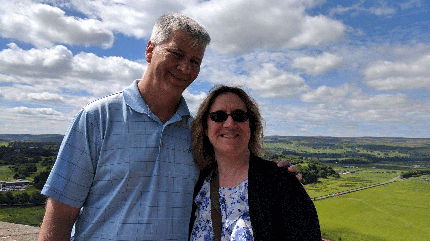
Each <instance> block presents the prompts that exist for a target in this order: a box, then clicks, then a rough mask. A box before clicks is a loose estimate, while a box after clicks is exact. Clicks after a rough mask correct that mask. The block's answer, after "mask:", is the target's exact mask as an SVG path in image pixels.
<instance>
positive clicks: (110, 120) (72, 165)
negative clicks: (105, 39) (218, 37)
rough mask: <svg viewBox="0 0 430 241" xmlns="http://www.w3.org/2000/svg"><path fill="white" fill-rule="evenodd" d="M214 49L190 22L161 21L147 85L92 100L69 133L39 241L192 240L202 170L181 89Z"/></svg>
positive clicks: (150, 48) (50, 184)
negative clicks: (195, 195)
mask: <svg viewBox="0 0 430 241" xmlns="http://www.w3.org/2000/svg"><path fill="white" fill-rule="evenodd" d="M209 42H210V37H209V34H208V33H207V32H206V30H205V29H204V28H203V27H202V26H201V25H200V24H198V23H197V22H196V21H194V20H193V19H191V18H188V17H186V16H183V15H179V14H169V15H164V16H162V17H160V19H159V20H158V21H157V23H156V24H155V26H154V29H153V32H152V36H151V39H150V41H149V42H148V45H147V47H146V56H145V57H146V60H147V62H148V66H147V69H146V71H145V73H144V75H143V77H142V79H141V80H139V81H135V82H134V83H133V84H132V85H131V86H130V87H128V88H126V89H125V90H123V91H122V92H119V93H116V94H113V95H110V96H107V97H105V98H102V99H100V100H97V101H95V102H93V103H90V104H89V105H88V106H86V107H85V108H84V109H83V110H81V111H80V112H79V114H78V115H77V116H76V117H75V120H74V121H73V122H72V124H71V126H70V127H69V130H68V131H67V133H66V136H65V138H64V140H63V143H62V145H61V148H60V152H59V154H58V157H57V161H56V164H55V165H54V168H53V170H52V172H51V174H50V177H49V179H48V181H47V183H46V185H45V187H44V189H43V190H42V193H43V194H45V195H47V196H48V197H49V199H48V202H47V206H46V213H45V217H44V220H43V223H42V226H41V231H40V234H39V240H59V239H60V240H63V239H64V240H66V239H69V238H70V235H71V232H72V239H74V240H186V239H187V237H188V224H189V219H190V214H191V204H192V194H193V193H192V192H193V188H194V185H195V182H196V179H197V174H198V171H197V168H196V167H195V165H194V163H193V157H192V153H191V151H190V150H191V149H190V147H191V145H190V139H191V138H190V131H189V119H190V113H189V111H188V107H187V106H186V103H185V100H184V99H183V97H182V92H183V91H184V90H185V89H186V88H187V87H188V86H189V85H190V84H191V83H192V82H193V81H194V80H195V79H196V78H197V75H198V74H199V71H200V64H201V61H202V59H203V56H204V52H205V48H206V46H207V45H208V44H209ZM74 224H75V225H74ZM73 226H74V230H73V231H72V227H73Z"/></svg>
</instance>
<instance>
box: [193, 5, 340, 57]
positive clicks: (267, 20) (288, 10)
mask: <svg viewBox="0 0 430 241" xmlns="http://www.w3.org/2000/svg"><path fill="white" fill-rule="evenodd" d="M316 2H317V1H306V2H305V1H283V0H279V1H259V0H248V1H244V0H220V1H207V2H202V3H200V4H195V5H193V6H189V7H188V8H187V9H186V10H184V12H185V13H189V14H190V15H191V16H194V17H195V18H196V19H198V20H199V21H200V22H201V23H202V24H203V25H204V26H206V27H207V29H208V31H209V33H211V36H212V40H213V42H212V46H214V47H215V48H217V49H218V50H220V51H223V52H236V53H244V52H247V51H250V50H253V49H286V48H300V47H304V46H319V45H324V44H327V43H331V42H333V41H338V40H340V39H341V38H342V37H343V34H344V31H345V26H344V24H343V23H342V22H340V21H337V20H334V19H330V18H328V17H326V16H322V15H320V16H310V15H308V14H307V13H306V9H307V8H311V7H313V6H314V5H315V4H316Z"/></svg>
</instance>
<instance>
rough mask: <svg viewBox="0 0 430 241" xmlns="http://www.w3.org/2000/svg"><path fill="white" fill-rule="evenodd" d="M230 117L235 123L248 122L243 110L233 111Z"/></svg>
mask: <svg viewBox="0 0 430 241" xmlns="http://www.w3.org/2000/svg"><path fill="white" fill-rule="evenodd" d="M231 117H232V118H233V120H234V121H236V122H245V121H247V120H248V115H247V113H246V112H245V111H243V110H235V111H233V112H231Z"/></svg>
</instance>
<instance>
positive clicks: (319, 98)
mask: <svg viewBox="0 0 430 241" xmlns="http://www.w3.org/2000/svg"><path fill="white" fill-rule="evenodd" d="M360 95H361V90H360V89H358V88H355V87H352V86H350V85H348V84H344V85H342V86H338V87H329V86H326V85H323V86H320V87H318V88H317V89H315V90H313V91H309V92H307V93H304V94H303V95H302V96H301V100H302V101H303V102H308V103H341V102H344V101H345V100H347V99H349V98H357V96H360Z"/></svg>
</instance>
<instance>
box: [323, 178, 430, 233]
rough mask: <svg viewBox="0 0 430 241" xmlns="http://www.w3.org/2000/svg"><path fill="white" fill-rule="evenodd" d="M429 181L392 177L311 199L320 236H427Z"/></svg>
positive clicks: (429, 198)
mask: <svg viewBox="0 0 430 241" xmlns="http://www.w3.org/2000/svg"><path fill="white" fill-rule="evenodd" d="M429 203H430V182H428V181H423V180H422V179H419V178H411V179H406V180H404V181H396V182H394V183H391V184H388V185H385V186H380V187H376V188H371V189H366V190H363V191H359V192H354V193H350V194H346V195H342V196H338V197H333V198H328V199H324V200H318V201H315V206H316V208H317V211H318V215H319V218H320V223H321V230H322V233H323V236H324V237H327V238H330V239H333V240H342V241H348V240H351V241H352V240H354V241H356V240H372V241H377V240H381V241H382V240H386V241H393V240H423V241H424V240H429V237H430V218H429V213H430V206H429Z"/></svg>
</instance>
